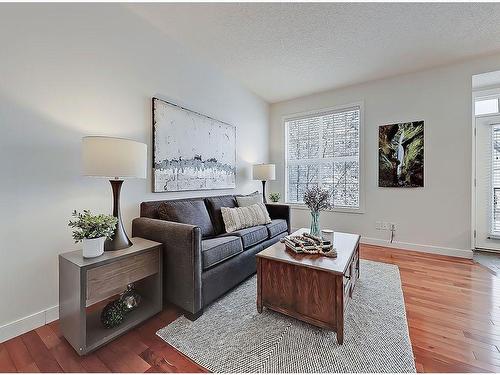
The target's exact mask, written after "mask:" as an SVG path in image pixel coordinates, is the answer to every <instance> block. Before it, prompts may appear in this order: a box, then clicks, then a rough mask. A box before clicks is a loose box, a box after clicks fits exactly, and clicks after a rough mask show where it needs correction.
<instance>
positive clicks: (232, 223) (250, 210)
mask: <svg viewBox="0 0 500 375" xmlns="http://www.w3.org/2000/svg"><path fill="white" fill-rule="evenodd" d="M221 211H222V219H223V220H224V226H225V227H226V232H227V233H231V232H234V231H235V230H239V229H244V228H250V227H255V226H257V225H264V224H269V223H270V222H271V218H270V217H269V213H268V212H267V209H266V206H264V203H256V204H252V205H251V206H248V207H234V208H229V207H221Z"/></svg>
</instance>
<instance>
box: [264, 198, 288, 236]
mask: <svg viewBox="0 0 500 375" xmlns="http://www.w3.org/2000/svg"><path fill="white" fill-rule="evenodd" d="M266 208H267V212H269V216H270V217H271V219H284V220H286V224H287V226H288V233H290V231H291V225H290V206H289V205H288V204H276V203H273V204H269V203H266Z"/></svg>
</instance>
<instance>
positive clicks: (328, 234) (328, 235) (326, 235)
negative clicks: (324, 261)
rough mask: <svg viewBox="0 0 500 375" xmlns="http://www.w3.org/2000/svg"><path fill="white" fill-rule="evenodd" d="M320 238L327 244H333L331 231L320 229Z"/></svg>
mask: <svg viewBox="0 0 500 375" xmlns="http://www.w3.org/2000/svg"><path fill="white" fill-rule="evenodd" d="M321 238H322V239H323V240H324V241H329V242H331V243H333V230H331V229H321Z"/></svg>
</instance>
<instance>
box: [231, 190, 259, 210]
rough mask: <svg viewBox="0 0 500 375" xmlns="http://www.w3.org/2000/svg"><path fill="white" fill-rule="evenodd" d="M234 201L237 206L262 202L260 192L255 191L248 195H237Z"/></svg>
mask: <svg viewBox="0 0 500 375" xmlns="http://www.w3.org/2000/svg"><path fill="white" fill-rule="evenodd" d="M236 202H238V207H247V206H251V205H252V204H256V203H262V202H263V200H262V194H260V193H259V192H257V191H256V192H255V193H252V194H249V195H237V196H236Z"/></svg>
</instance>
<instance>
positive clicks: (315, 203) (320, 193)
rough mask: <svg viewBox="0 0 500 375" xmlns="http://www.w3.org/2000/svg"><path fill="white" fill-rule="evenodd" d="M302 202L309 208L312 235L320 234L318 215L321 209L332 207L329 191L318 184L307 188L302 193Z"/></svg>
mask: <svg viewBox="0 0 500 375" xmlns="http://www.w3.org/2000/svg"><path fill="white" fill-rule="evenodd" d="M304 204H305V205H306V206H307V207H308V208H309V209H310V210H311V230H310V233H311V234H312V235H313V236H316V237H318V236H319V235H320V223H319V215H320V212H321V211H322V210H327V209H329V208H331V207H332V204H331V193H330V191H328V190H327V189H323V188H321V187H319V186H313V187H311V188H308V189H307V190H306V192H305V193H304Z"/></svg>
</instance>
